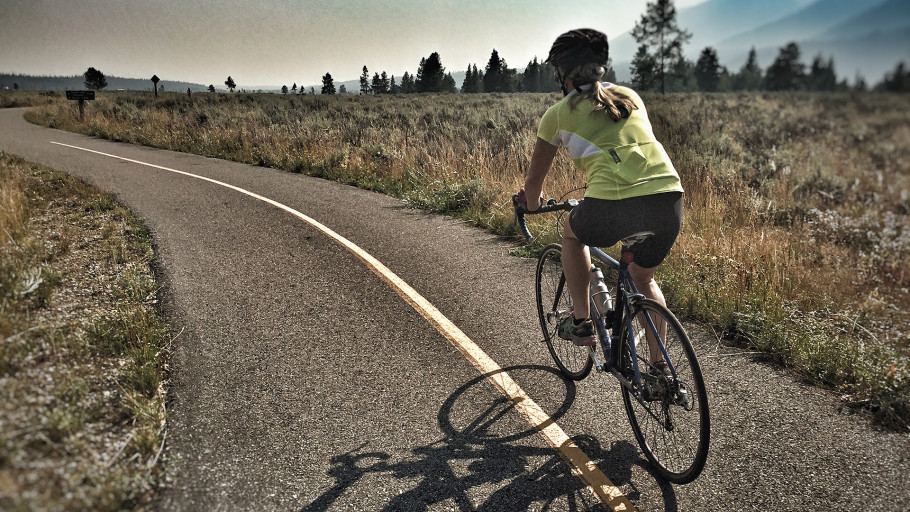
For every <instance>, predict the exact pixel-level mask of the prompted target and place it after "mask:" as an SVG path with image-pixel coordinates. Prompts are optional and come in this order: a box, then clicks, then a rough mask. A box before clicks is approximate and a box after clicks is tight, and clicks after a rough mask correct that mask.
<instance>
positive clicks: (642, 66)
mask: <svg viewBox="0 0 910 512" xmlns="http://www.w3.org/2000/svg"><path fill="white" fill-rule="evenodd" d="M657 83H658V82H657V61H656V60H655V59H654V56H652V55H651V54H650V53H648V48H647V47H646V46H645V45H639V46H638V51H637V52H636V53H635V56H634V57H633V58H632V87H634V88H635V89H636V90H639V91H650V90H652V89H653V88H654V87H655V85H656V84H657Z"/></svg>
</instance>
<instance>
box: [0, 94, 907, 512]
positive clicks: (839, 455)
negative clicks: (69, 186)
mask: <svg viewBox="0 0 910 512" xmlns="http://www.w3.org/2000/svg"><path fill="white" fill-rule="evenodd" d="M49 141H57V142H62V143H66V144H72V145H74V146H79V147H85V148H90V149H94V150H97V151H103V152H106V153H111V154H117V155H121V156H125V157H127V158H131V159H134V160H139V161H145V162H153V163H155V164H157V165H161V166H165V167H170V168H175V169H180V170H184V171H187V172H192V173H194V174H199V175H204V176H208V177H211V178H213V179H217V180H220V181H224V182H227V183H231V184H233V185H236V186H238V187H243V188H245V189H248V190H251V191H253V192H255V193H257V194H261V195H263V196H266V197H269V198H272V199H274V200H276V201H279V202H281V203H283V204H287V205H288V206H291V207H292V208H296V209H298V210H300V211H301V212H303V213H305V214H306V215H309V216H311V217H313V218H315V219H317V220H319V221H320V222H322V223H324V224H327V225H328V226H329V227H330V228H332V229H333V230H335V231H337V232H339V233H340V234H342V235H343V236H345V237H347V238H348V239H350V240H351V241H353V242H354V243H356V244H358V245H359V246H361V247H362V248H364V249H365V250H367V251H368V252H370V253H371V254H372V255H373V256H375V257H376V258H378V259H379V260H380V261H382V262H383V263H385V264H386V265H387V266H389V267H390V268H391V270H392V271H394V272H395V273H396V274H398V275H399V276H400V277H401V278H402V279H404V280H405V281H406V282H408V283H409V284H410V285H411V286H413V287H414V288H415V289H416V290H417V291H418V292H419V293H421V294H422V295H424V296H425V297H426V298H427V299H428V300H430V301H431V302H432V303H433V304H434V305H435V306H436V307H438V308H439V309H440V311H441V312H442V313H443V314H445V315H446V316H447V317H448V318H449V319H451V320H452V321H453V322H454V323H455V324H456V325H458V327H460V328H461V329H462V330H463V331H464V332H465V333H466V334H467V335H468V336H469V337H470V338H471V339H472V340H474V342H476V343H477V344H478V345H480V346H481V348H482V349H483V350H484V351H486V353H487V354H489V355H490V356H491V357H492V358H493V359H495V360H496V361H497V362H498V363H499V364H500V365H501V366H502V367H504V368H505V369H506V370H507V371H508V372H509V374H510V375H511V376H512V378H513V379H515V381H516V382H518V383H519V385H521V386H522V388H524V389H525V391H527V392H528V394H529V395H531V397H532V398H533V399H534V400H535V401H537V402H538V403H539V404H541V406H542V407H543V408H544V410H545V411H546V412H548V413H550V414H551V415H553V417H554V418H555V419H556V421H557V422H558V423H559V424H560V426H562V428H563V429H564V430H565V431H566V433H567V434H568V435H570V436H573V438H574V440H575V441H576V443H577V444H578V445H579V446H581V447H582V449H583V450H585V452H586V453H587V454H588V456H589V457H591V458H592V459H593V460H594V461H595V462H596V463H597V464H598V466H599V467H600V468H601V469H602V470H603V472H604V473H605V474H606V475H607V476H608V477H609V478H610V479H611V480H612V481H613V483H615V484H616V485H618V486H619V487H620V489H621V490H622V491H623V492H624V493H625V494H626V496H628V497H629V498H630V499H631V500H632V501H633V502H634V503H635V504H636V505H637V506H638V507H639V509H640V510H730V509H734V510H752V509H758V510H764V509H767V508H778V509H780V508H783V509H802V510H828V509H831V508H835V509H837V508H842V509H845V510H855V509H860V508H862V509H868V510H902V509H903V505H905V504H906V503H907V502H908V501H910V484H908V482H907V479H906V478H905V475H906V472H907V470H908V465H910V440H908V437H907V436H901V435H897V434H891V433H885V432H879V431H877V430H876V429H875V428H874V427H873V426H871V424H870V422H869V420H868V417H866V416H865V415H863V414H852V413H851V412H850V411H849V410H847V411H842V410H841V408H840V407H839V403H838V401H837V399H836V397H834V396H833V395H831V394H830V393H829V392H826V391H823V390H818V389H815V388H812V387H809V386H805V385H803V384H801V383H799V382H798V381H797V380H795V379H793V378H792V377H791V376H790V375H788V374H787V373H786V372H782V371H779V370H776V369H774V368H772V367H769V366H766V365H764V364H762V363H761V362H760V360H758V359H755V358H754V356H751V355H743V354H741V353H740V351H736V350H732V349H729V348H726V347H724V346H723V345H720V344H718V343H717V342H716V341H712V339H711V337H710V336H705V335H704V333H700V334H699V335H697V336H695V338H697V339H698V342H697V349H698V352H699V354H700V356H701V361H702V366H703V367H704V369H705V374H706V378H707V379H708V390H709V401H710V403H711V406H712V426H713V429H712V430H713V432H712V435H713V437H712V449H711V453H710V455H709V460H708V465H707V467H706V469H705V472H704V473H703V475H702V476H701V477H700V478H699V480H697V481H696V482H695V483H693V484H690V485H688V486H670V485H668V484H664V483H661V482H659V481H657V480H655V479H654V477H653V476H652V475H651V474H650V473H649V472H648V471H647V464H646V463H645V461H644V460H643V459H642V458H641V455H640V454H639V452H638V449H637V446H635V444H634V438H633V436H632V433H631V430H630V428H629V427H628V424H627V421H626V419H625V415H624V413H623V411H622V403H621V399H620V398H619V393H618V390H617V386H616V384H615V383H613V382H612V381H601V380H597V379H592V378H589V379H588V380H586V381H583V382H582V383H580V384H578V385H577V386H575V385H571V384H568V383H565V382H564V381H562V380H561V379H559V378H558V377H557V376H556V375H555V373H554V371H553V369H552V363H551V362H550V361H549V358H548V356H547V354H546V351H545V349H544V347H543V346H542V345H540V344H538V343H537V342H536V341H535V340H537V339H539V334H538V333H537V330H536V328H535V326H536V318H535V316H534V310H533V288H532V282H533V264H532V263H531V262H527V261H522V260H517V259H515V258H512V257H510V256H508V247H509V246H508V244H505V243H503V242H502V241H500V240H497V239H495V238H494V237H490V236H488V235H485V234H483V233H480V232H478V231H476V230H473V229H470V228H468V227H467V226H465V225H463V224H461V223H458V222H455V221H452V220H448V219H444V218H441V217H437V216H431V215H426V214H422V213H420V212H415V211H411V210H407V209H404V208H402V207H401V205H400V203H399V202H397V201H395V200H393V199H390V198H387V197H384V196H381V195H378V194H372V193H368V192H364V191H360V190H357V189H353V188H351V187H346V186H343V185H338V184H334V183H330V182H326V181H323V180H318V179H312V178H308V177H305V176H300V175H294V174H290V173H284V172H280V171H275V170H270V169H263V168H258V167H251V166H246V165H242V164H236V163H231V162H224V161H220V160H213V159H207V158H203V157H198V156H194V155H186V154H180V153H173V152H167V151H160V150H154V149H149V148H142V147H136V146H131V145H126V144H117V143H112V142H108V141H102V140H97V139H92V138H88V137H83V136H79V135H74V134H69V133H64V132H60V131H55V130H48V129H44V128H38V127H34V126H32V125H29V124H27V123H25V122H24V121H23V120H22V119H21V111H16V110H7V111H0V149H2V150H5V151H8V152H11V153H14V154H18V155H21V156H23V157H26V158H27V159H29V160H32V161H36V162H39V163H43V164H46V165H49V166H52V167H55V168H58V169H62V170H66V171H68V172H71V173H73V174H75V175H78V176H80V177H84V178H86V179H88V180H89V181H91V182H93V183H94V184H96V185H97V186H99V187H100V188H103V189H106V190H110V191H112V192H114V193H115V194H116V195H117V197H118V198H119V199H120V200H121V201H123V202H124V203H126V204H127V205H128V206H129V207H131V208H132V209H133V210H134V211H136V212H137V213H138V214H139V215H140V216H141V217H143V219H145V221H146V223H147V224H148V225H149V227H150V228H151V229H152V231H153V234H154V236H155V240H156V244H157V246H158V247H157V249H158V260H157V264H158V266H159V267H160V268H159V274H160V275H161V277H162V280H163V285H164V290H163V299H164V303H165V305H166V314H167V317H168V320H169V323H170V324H171V325H172V327H173V328H174V330H175V332H180V333H181V334H180V335H179V337H177V339H176V340H175V341H174V343H173V349H172V350H173V354H172V364H171V381H170V383H169V385H170V388H169V389H170V397H171V403H170V404H169V406H170V411H169V418H170V424H169V429H168V438H167V439H168V440H167V443H168V446H167V449H166V455H167V459H166V464H167V467H168V468H170V469H171V470H172V471H173V472H174V473H175V476H174V481H173V485H172V486H171V487H170V488H169V489H167V490H166V491H165V492H164V493H163V495H162V500H161V503H159V505H160V507H161V508H162V509H166V510H198V509H210V510H214V509H218V510H248V509H275V510H335V509H353V510H382V509H388V510H393V509H399V510H414V509H418V510H419V509H424V508H426V509H440V510H441V509H451V508H457V509H459V510H473V509H479V508H484V509H490V510H524V509H542V508H547V507H549V509H550V510H573V509H581V510H587V509H593V508H596V507H597V505H596V503H595V500H594V498H593V496H592V495H591V494H590V492H589V491H587V489H585V488H584V486H583V484H581V482H580V480H578V479H577V478H576V477H574V476H572V475H571V474H570V470H569V468H568V466H567V465H566V464H565V463H564V462H563V461H562V459H561V458H560V457H559V456H558V455H556V452H555V451H554V450H552V449H551V448H549V447H548V446H547V445H546V443H545V442H544V441H543V440H542V439H541V438H540V437H539V436H538V435H537V434H536V433H534V432H533V431H532V430H531V428H530V427H529V426H528V425H527V423H526V422H524V420H523V419H522V418H521V417H519V415H518V414H516V413H515V412H514V410H513V409H512V408H511V407H509V404H508V402H507V401H506V400H505V399H504V398H503V397H502V395H501V394H499V393H498V391H496V390H495V389H494V388H493V387H492V386H491V385H490V384H489V383H488V382H486V381H485V380H484V379H483V378H482V377H481V376H479V374H478V373H477V371H476V370H475V369H474V368H473V367H472V366H471V365H470V364H469V363H467V362H466V360H465V359H464V358H463V357H462V356H461V354H460V353H459V352H457V351H456V350H455V349H454V348H453V347H452V345H451V344H450V343H449V342H448V341H446V340H445V339H444V338H443V337H442V336H441V335H440V334H439V333H438V332H437V331H436V330H435V329H433V328H432V327H431V326H429V325H428V324H427V323H426V322H425V321H424V319H423V318H422V317H421V316H420V315H418V314H417V313H416V312H415V311H414V310H413V309H412V308H410V307H409V306H407V305H406V304H405V303H404V302H403V301H402V300H401V299H400V297H399V296H398V295H396V294H395V293H394V292H392V291H391V290H389V288H388V287H386V286H385V284H384V283H382V281H381V280H380V279H378V278H377V277H376V276H375V275H374V274H373V273H371V272H370V271H368V270H367V269H366V268H365V267H364V266H363V264H362V263H361V262H360V261H359V260H358V259H357V258H355V257H354V256H352V255H351V254H350V253H349V252H347V251H346V250H344V249H342V248H341V247H339V246H338V245H337V244H335V243H333V242H331V241H330V240H328V239H326V237H325V236H324V235H322V234H321V233H319V232H318V231H316V230H314V229H312V228H311V227H309V226H307V225H305V224H303V223H302V222H300V220H299V219H296V218H294V217H292V216H290V215H288V214H287V213H285V212H282V211H281V210H278V209H276V208H274V207H272V206H269V205H266V204H264V203H262V202H260V201H256V200H254V199H252V198H249V197H245V196H243V195H241V194H238V193H236V192H235V191H231V190H228V189H224V188H223V187H217V186H214V185H212V184H209V183H206V182H201V181H200V180H195V179H191V178H188V177H182V176H179V175H174V174H173V173H167V172H164V171H160V170H154V169H150V168H147V167H142V166H138V165H135V164H130V163H126V162H123V161H119V160H115V159H111V158H108V157H102V156H99V155H94V154H91V153H86V152H84V151H78V150H73V149H71V148H66V147H62V146H56V145H53V144H50V142H49ZM595 399H598V400H599V401H600V404H599V405H595Z"/></svg>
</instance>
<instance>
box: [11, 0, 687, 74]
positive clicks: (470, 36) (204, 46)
mask: <svg viewBox="0 0 910 512" xmlns="http://www.w3.org/2000/svg"><path fill="white" fill-rule="evenodd" d="M703 1H705V0H677V1H676V5H677V7H678V8H682V7H686V6H690V5H695V4H699V3H702V2H703ZM646 3H647V2H646V0H600V1H591V0H581V1H566V0H561V1H549V0H452V1H441V0H432V1H430V0H427V1H420V0H179V1H178V0H0V72H7V73H19V74H37V75H81V74H82V73H84V72H85V70H86V69H87V68H88V67H89V66H92V67H95V68H97V69H99V70H101V71H102V72H103V73H104V74H106V75H113V76H119V77H126V78H146V77H151V76H152V75H153V74H156V75H158V76H159V77H160V78H161V79H162V80H180V81H188V82H195V83H201V84H205V85H207V84H215V86H216V87H223V83H224V81H225V79H227V76H228V75H231V77H233V78H234V81H235V82H236V83H237V85H238V86H239V87H240V88H256V87H257V86H281V85H287V86H289V87H290V86H291V85H292V84H293V83H297V84H298V85H304V84H306V85H312V84H318V83H320V82H321V78H322V76H323V75H324V74H325V73H326V72H329V73H331V74H332V77H333V78H334V79H335V81H336V82H340V81H345V80H354V79H356V78H357V77H358V76H359V75H360V73H361V70H362V68H363V66H364V65H365V66H367V68H368V69H369V71H370V75H371V76H372V74H373V72H380V73H381V72H382V71H386V72H387V73H388V74H390V75H394V76H395V77H396V78H398V79H400V77H401V75H402V74H403V73H404V72H405V71H408V72H410V73H414V72H415V71H416V70H417V65H418V64H419V62H420V59H421V58H422V57H427V56H429V54H430V53H432V52H434V51H436V52H439V55H440V57H441V58H442V63H443V65H444V66H445V67H446V69H447V70H448V71H463V70H464V69H465V68H466V67H467V65H468V64H469V63H470V64H477V66H478V67H480V68H482V67H483V66H485V65H486V63H487V60H488V59H489V57H490V53H491V52H492V50H493V49H494V48H495V49H497V50H498V51H499V54H500V56H501V57H502V58H504V59H505V60H506V62H507V63H508V65H509V66H510V67H519V68H520V67H524V66H525V65H526V64H527V63H528V61H530V60H531V59H533V58H534V57H535V56H537V57H540V58H544V57H546V54H547V51H548V50H549V46H550V43H551V42H552V41H553V39H554V38H555V37H556V36H557V35H559V34H560V33H562V32H565V31H566V30H570V29H572V28H579V27H583V26H589V27H592V28H596V29H599V30H601V31H604V32H606V33H607V35H608V36H611V37H615V36H618V35H619V34H621V33H623V32H626V31H628V30H629V29H631V28H632V27H633V26H634V25H635V23H636V22H637V21H638V20H639V19H640V17H641V13H642V12H643V11H644V8H645V5H646ZM613 57H614V59H615V60H619V59H631V57H632V56H631V55H629V56H619V55H614V56H613Z"/></svg>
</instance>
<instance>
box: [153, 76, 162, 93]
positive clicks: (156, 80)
mask: <svg viewBox="0 0 910 512" xmlns="http://www.w3.org/2000/svg"><path fill="white" fill-rule="evenodd" d="M159 80H160V78H158V75H152V89H155V97H156V98H157V97H158V81H159Z"/></svg>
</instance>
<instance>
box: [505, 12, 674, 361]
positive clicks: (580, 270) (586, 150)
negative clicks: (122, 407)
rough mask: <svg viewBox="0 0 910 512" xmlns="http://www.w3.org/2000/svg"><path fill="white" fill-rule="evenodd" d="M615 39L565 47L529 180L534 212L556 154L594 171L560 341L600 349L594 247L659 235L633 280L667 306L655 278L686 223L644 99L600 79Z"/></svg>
mask: <svg viewBox="0 0 910 512" xmlns="http://www.w3.org/2000/svg"><path fill="white" fill-rule="evenodd" d="M608 48H609V47H608V44H607V36H606V35H604V34H603V33H601V32H598V31H596V30H592V29H580V30H572V31H570V32H566V33H565V34H563V35H561V36H559V37H558V38H556V41H555V42H554V43H553V46H552V48H551V49H550V54H549V56H548V57H547V62H549V63H550V64H552V65H553V66H554V67H555V68H556V81H557V82H558V83H559V84H560V86H561V87H562V91H563V95H564V96H565V98H563V99H562V100H561V101H560V102H558V103H556V104H555V105H553V106H552V107H550V108H549V109H548V110H547V112H546V113H545V114H544V116H543V118H542V119H541V121H540V126H539V128H538V132H537V136H538V138H537V142H536V144H535V146H534V153H533V156H532V157H531V165H530V169H529V170H528V175H527V177H526V179H525V186H524V189H523V190H522V191H521V192H520V193H519V195H520V197H521V198H524V201H523V202H524V203H525V204H524V206H525V208H527V209H528V211H535V210H537V209H538V208H539V207H540V199H541V189H542V187H543V181H544V178H545V177H546V175H547V173H548V172H549V170H550V166H551V164H552V163H553V158H554V157H555V156H556V150H557V149H558V148H559V147H565V148H567V149H568V151H569V155H570V156H571V158H572V160H573V162H574V163H575V165H576V166H578V167H579V168H580V169H582V170H583V171H585V175H586V179H587V188H586V191H585V200H584V201H583V202H582V203H581V204H580V205H579V206H578V207H576V208H575V209H573V210H572V212H571V214H570V215H569V216H568V218H567V219H566V222H565V226H564V229H563V236H562V266H563V271H564V273H565V277H566V283H567V284H568V287H569V294H570V295H571V297H572V303H573V304H574V311H573V317H572V318H571V320H574V321H570V319H569V318H566V319H564V320H563V322H562V323H561V325H560V326H559V329H558V331H559V335H560V337H562V338H563V339H567V340H571V341H572V342H574V343H575V344H576V345H585V346H590V345H594V344H595V342H596V341H595V340H596V338H595V335H594V326H593V324H592V322H591V318H590V301H589V297H590V295H589V290H588V288H589V283H590V280H589V275H590V270H591V255H590V253H589V252H588V248H587V246H589V245H591V246H596V247H610V246H612V245H614V244H616V243H617V242H618V241H619V240H621V239H622V238H624V237H626V236H629V235H631V234H634V233H638V232H642V231H652V232H653V233H654V236H652V237H650V238H648V239H646V240H645V241H643V242H641V243H638V244H635V245H633V246H632V248H631V252H632V253H633V254H634V259H633V262H632V263H631V264H630V265H629V273H630V274H631V275H632V279H633V280H634V281H635V286H636V287H637V288H638V290H639V291H640V292H641V293H643V294H644V295H645V296H647V297H649V298H652V299H655V300H657V301H658V302H660V303H661V304H664V305H666V301H665V300H664V296H663V293H662V292H661V290H660V287H659V286H658V285H657V282H656V281H654V272H655V270H656V268H657V266H658V265H660V264H661V263H662V262H663V261H664V259H665V258H666V256H667V254H668V253H669V252H670V248H671V247H672V246H673V243H674V242H675V241H676V236H677V235H678V234H679V229H680V226H681V224H682V193H683V188H682V184H681V183H680V180H679V175H678V174H677V172H676V169H674V167H673V164H672V162H671V161H670V158H669V156H667V153H666V151H665V150H664V148H663V146H662V145H661V144H660V142H658V141H657V139H656V138H655V137H654V132H653V130H652V129H651V123H650V121H648V115H647V111H646V110H645V106H644V103H642V100H641V98H640V97H639V96H638V94H636V93H635V92H634V91H632V90H631V89H629V88H626V87H621V86H617V85H614V84H611V83H609V82H602V81H601V79H602V78H603V75H604V73H605V71H606V65H607V60H608V57H609V53H608Z"/></svg>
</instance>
